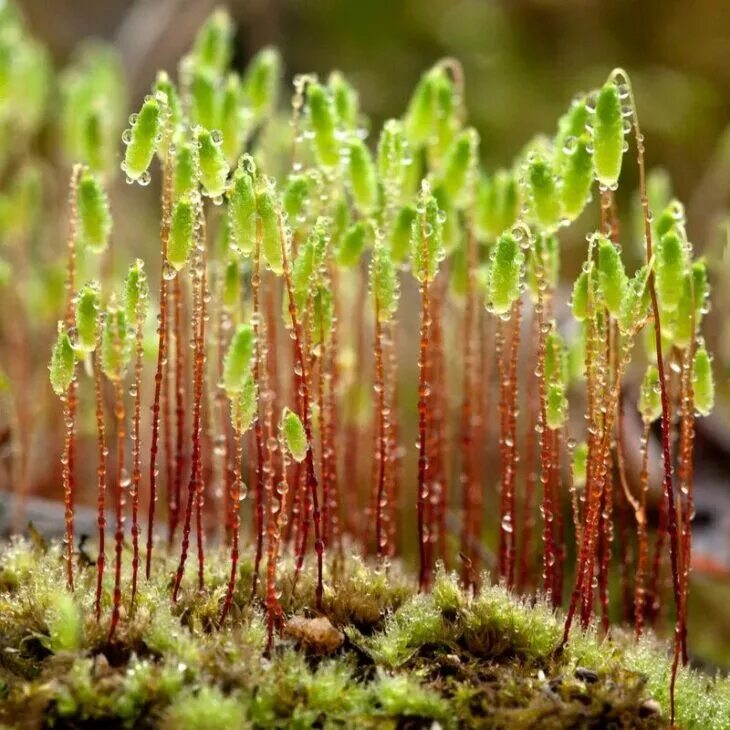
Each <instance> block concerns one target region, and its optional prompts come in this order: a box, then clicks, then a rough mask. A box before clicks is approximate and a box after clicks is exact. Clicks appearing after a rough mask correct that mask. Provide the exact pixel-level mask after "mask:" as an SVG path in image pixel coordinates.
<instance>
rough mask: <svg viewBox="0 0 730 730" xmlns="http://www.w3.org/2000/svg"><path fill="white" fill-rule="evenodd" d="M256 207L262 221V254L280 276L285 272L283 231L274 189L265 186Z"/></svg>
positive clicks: (258, 194) (257, 196) (257, 199)
mask: <svg viewBox="0 0 730 730" xmlns="http://www.w3.org/2000/svg"><path fill="white" fill-rule="evenodd" d="M256 207H257V209H258V214H259V219H260V221H261V253H262V254H263V257H264V260H265V261H266V263H267V264H268V265H269V267H270V268H271V270H272V271H273V272H274V273H275V274H276V275H277V276H278V275H281V274H282V273H283V272H284V258H283V255H282V250H281V246H282V243H283V242H282V240H281V237H282V235H283V231H282V230H281V226H280V225H279V204H278V200H277V199H276V193H275V191H274V190H273V188H272V187H271V186H270V185H268V184H264V185H262V186H261V188H260V189H259V191H258V193H257V195H256Z"/></svg>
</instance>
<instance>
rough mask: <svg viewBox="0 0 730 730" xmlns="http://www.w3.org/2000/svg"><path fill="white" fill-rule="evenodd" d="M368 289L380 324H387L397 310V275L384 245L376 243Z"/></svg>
mask: <svg viewBox="0 0 730 730" xmlns="http://www.w3.org/2000/svg"><path fill="white" fill-rule="evenodd" d="M370 288H371V290H372V292H373V296H375V297H376V298H377V302H378V316H379V319H380V321H381V322H388V321H390V319H391V318H392V317H393V315H394V314H395V312H396V310H397V309H398V295H399V290H398V273H397V272H396V270H395V266H394V265H393V261H392V259H391V258H390V256H389V255H388V251H387V249H386V248H385V245H384V244H383V243H381V242H378V243H376V245H375V248H374V249H373V260H372V263H371V265H370Z"/></svg>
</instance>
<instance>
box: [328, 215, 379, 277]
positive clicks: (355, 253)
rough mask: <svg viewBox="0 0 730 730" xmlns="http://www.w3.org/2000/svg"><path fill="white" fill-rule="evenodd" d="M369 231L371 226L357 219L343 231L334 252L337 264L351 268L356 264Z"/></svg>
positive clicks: (363, 248)
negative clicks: (335, 252)
mask: <svg viewBox="0 0 730 730" xmlns="http://www.w3.org/2000/svg"><path fill="white" fill-rule="evenodd" d="M371 231H372V227H371V226H370V224H368V223H366V222H365V221H357V223H353V224H352V225H351V226H350V227H349V228H348V229H347V230H346V231H345V233H344V235H343V236H342V240H341V241H340V246H339V248H338V249H337V254H336V257H337V264H338V265H339V266H342V267H344V268H346V269H351V268H352V267H354V266H355V265H356V264H357V262H358V261H359V260H360V256H362V252H363V251H364V250H365V245H366V244H367V241H368V238H369V236H370V234H371Z"/></svg>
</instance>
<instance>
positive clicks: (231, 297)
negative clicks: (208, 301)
mask: <svg viewBox="0 0 730 730" xmlns="http://www.w3.org/2000/svg"><path fill="white" fill-rule="evenodd" d="M240 301H241V269H240V267H239V264H238V261H236V260H231V261H229V262H228V263H227V264H226V272H225V275H224V278H223V306H224V307H225V308H226V309H228V310H229V311H232V310H235V309H236V307H237V306H238V304H239V302H240Z"/></svg>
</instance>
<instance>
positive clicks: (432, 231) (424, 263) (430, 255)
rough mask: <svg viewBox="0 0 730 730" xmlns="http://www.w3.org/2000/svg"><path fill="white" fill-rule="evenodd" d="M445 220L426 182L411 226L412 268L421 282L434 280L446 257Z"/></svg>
mask: <svg viewBox="0 0 730 730" xmlns="http://www.w3.org/2000/svg"><path fill="white" fill-rule="evenodd" d="M419 208H420V210H419ZM444 222H445V216H444V214H443V211H442V210H441V209H440V208H439V205H438V202H437V201H436V198H435V196H434V195H433V194H432V193H431V191H430V189H429V187H428V185H427V184H426V183H424V186H423V188H422V189H421V194H420V199H419V203H418V206H417V207H416V219H415V220H414V221H413V224H412V226H411V269H412V271H413V275H414V276H415V277H416V279H418V281H420V282H423V281H425V280H426V279H428V280H429V281H433V279H434V278H435V276H436V272H437V271H438V265H439V263H440V261H441V260H442V259H443V257H444ZM424 238H425V244H426V245H425V249H426V250H425V251H424ZM424 254H425V258H424Z"/></svg>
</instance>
